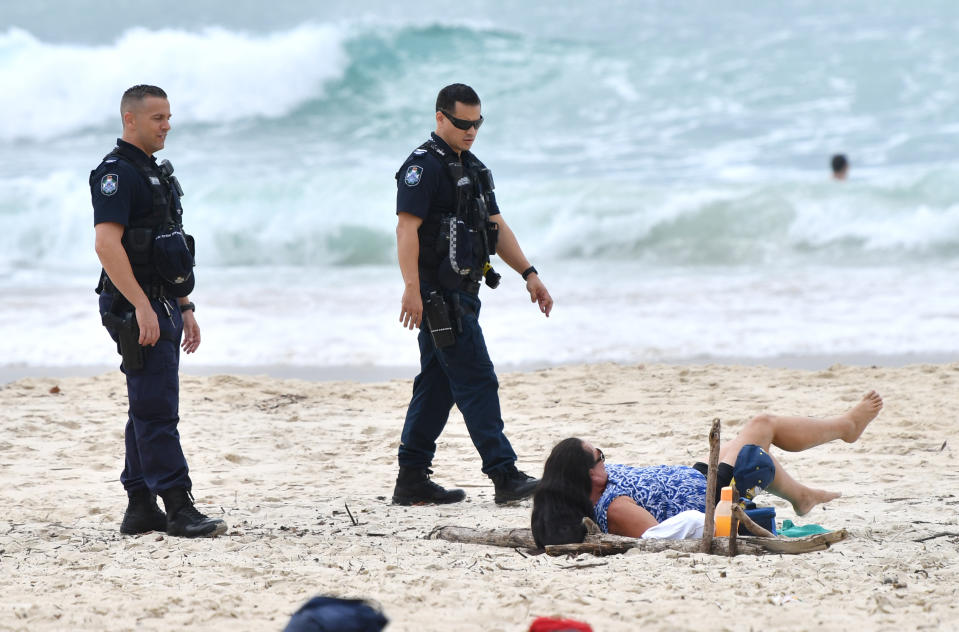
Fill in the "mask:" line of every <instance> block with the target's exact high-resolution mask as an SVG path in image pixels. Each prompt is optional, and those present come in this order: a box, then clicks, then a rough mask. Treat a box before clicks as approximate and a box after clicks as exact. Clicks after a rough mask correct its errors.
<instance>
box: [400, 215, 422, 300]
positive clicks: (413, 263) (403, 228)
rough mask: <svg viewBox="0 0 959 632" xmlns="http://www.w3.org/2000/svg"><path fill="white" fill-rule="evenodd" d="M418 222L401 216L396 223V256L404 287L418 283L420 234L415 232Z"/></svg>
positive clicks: (416, 285)
mask: <svg viewBox="0 0 959 632" xmlns="http://www.w3.org/2000/svg"><path fill="white" fill-rule="evenodd" d="M420 223H421V222H417V221H412V220H409V219H404V218H402V217H401V218H400V220H399V222H398V223H397V225H396V257H397V259H398V260H399V264H400V274H401V275H402V276H403V283H404V285H406V287H419V285H420V269H419V258H420V236H419V234H418V233H417V230H418V229H419V224H420Z"/></svg>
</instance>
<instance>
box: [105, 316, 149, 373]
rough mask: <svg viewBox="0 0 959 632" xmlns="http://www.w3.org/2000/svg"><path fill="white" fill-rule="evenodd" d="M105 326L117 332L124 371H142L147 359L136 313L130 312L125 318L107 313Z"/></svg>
mask: <svg viewBox="0 0 959 632" xmlns="http://www.w3.org/2000/svg"><path fill="white" fill-rule="evenodd" d="M103 325H104V326H105V327H109V328H110V329H113V330H114V331H116V332H117V346H118V347H120V355H121V356H123V370H124V371H139V370H141V369H142V368H143V366H144V364H145V358H144V353H143V347H141V346H140V327H139V325H137V317H136V312H133V311H129V312H127V313H126V314H124V315H123V316H118V315H116V314H114V313H113V312H106V313H105V314H103Z"/></svg>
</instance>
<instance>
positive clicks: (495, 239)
mask: <svg viewBox="0 0 959 632" xmlns="http://www.w3.org/2000/svg"><path fill="white" fill-rule="evenodd" d="M498 243H499V224H497V223H496V222H486V244H487V250H488V252H487V253H486V254H488V255H489V256H490V257H492V256H493V255H495V254H496V244H498Z"/></svg>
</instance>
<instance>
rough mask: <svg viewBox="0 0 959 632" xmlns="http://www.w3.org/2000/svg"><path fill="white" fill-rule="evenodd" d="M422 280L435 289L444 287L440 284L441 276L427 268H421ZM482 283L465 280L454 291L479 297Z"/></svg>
mask: <svg viewBox="0 0 959 632" xmlns="http://www.w3.org/2000/svg"><path fill="white" fill-rule="evenodd" d="M419 270H420V280H421V281H423V282H424V283H426V284H427V285H430V286H432V287H435V288H440V287H443V286H442V284H441V283H440V279H439V275H438V274H437V273H436V271H434V270H430V269H429V268H427V267H426V266H420V267H419ZM480 285H481V283H480V281H472V280H470V279H463V280H462V281H460V283H459V286H457V287H456V288H454V289H457V290H461V291H463V292H466V293H467V294H472V295H473V296H478V295H479V290H480Z"/></svg>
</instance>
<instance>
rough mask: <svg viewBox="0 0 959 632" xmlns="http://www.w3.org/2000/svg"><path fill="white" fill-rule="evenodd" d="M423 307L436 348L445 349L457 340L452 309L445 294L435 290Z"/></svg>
mask: <svg viewBox="0 0 959 632" xmlns="http://www.w3.org/2000/svg"><path fill="white" fill-rule="evenodd" d="M423 307H424V310H423V311H424V316H426V326H427V327H429V330H430V335H431V336H432V337H433V344H434V345H436V348H437V349H443V348H445V347H449V346H450V345H452V344H453V343H454V342H456V336H455V335H454V334H453V325H452V324H451V323H450V310H449V308H448V307H447V306H446V301H445V300H443V295H442V294H440V293H439V292H437V291H435V290H434V291H432V292H430V295H429V296H428V297H427V298H426V302H425V303H424V305H423Z"/></svg>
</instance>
